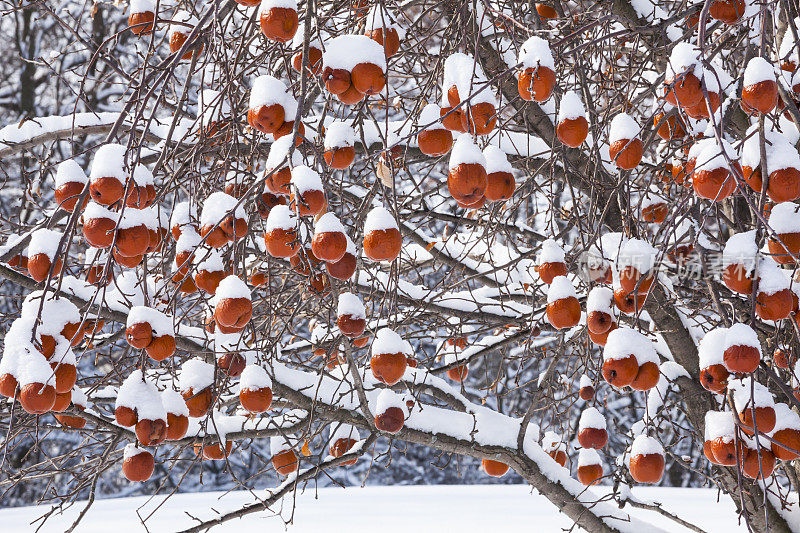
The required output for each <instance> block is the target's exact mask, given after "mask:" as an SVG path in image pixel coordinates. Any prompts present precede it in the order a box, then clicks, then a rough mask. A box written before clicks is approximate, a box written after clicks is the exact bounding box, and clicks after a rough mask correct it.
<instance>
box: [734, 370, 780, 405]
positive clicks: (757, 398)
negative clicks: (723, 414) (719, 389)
mask: <svg viewBox="0 0 800 533" xmlns="http://www.w3.org/2000/svg"><path fill="white" fill-rule="evenodd" d="M728 390H729V391H732V392H733V404H734V405H735V406H736V410H737V411H738V412H740V413H741V412H743V411H744V410H745V409H746V408H748V407H751V406H753V407H774V406H775V398H774V396H772V393H771V392H770V391H769V389H768V388H767V387H765V386H764V385H762V384H761V383H759V382H758V381H753V378H752V377H746V378H743V379H730V380H728Z"/></svg>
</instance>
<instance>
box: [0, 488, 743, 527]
mask: <svg viewBox="0 0 800 533" xmlns="http://www.w3.org/2000/svg"><path fill="white" fill-rule="evenodd" d="M257 493H258V492H257ZM634 495H636V496H637V497H638V498H641V499H646V500H651V501H657V502H660V503H662V504H664V507H665V508H666V509H669V510H671V511H672V512H674V513H675V514H677V515H678V516H680V517H681V518H683V519H684V520H688V521H689V522H692V523H694V524H696V525H698V526H700V527H701V528H703V529H704V530H706V531H708V532H709V533H714V532H723V531H724V532H725V533H729V532H734V531H746V528H745V527H744V525H739V524H738V523H737V520H736V514H735V512H734V507H733V504H732V503H731V500H730V499H729V498H728V497H727V496H724V495H723V496H722V497H721V499H720V502H719V503H718V502H717V492H716V491H713V490H707V489H675V488H657V487H637V488H635V489H634ZM148 500H149V498H145V497H139V498H121V499H114V500H100V501H97V502H95V504H94V505H93V506H92V509H91V510H90V511H89V513H88V515H87V516H86V518H85V519H84V521H83V522H82V525H81V526H80V527H78V528H77V530H76V531H77V532H78V533H95V532H97V533H109V532H112V533H129V532H139V531H141V532H145V531H146V530H145V528H144V527H143V526H142V524H141V523H140V517H148V515H150V514H151V513H153V511H154V510H155V509H156V508H157V507H158V509H157V510H156V512H155V514H153V515H152V516H150V517H149V518H148V519H147V529H148V530H149V531H150V532H152V533H162V532H173V531H179V530H181V529H184V528H186V527H190V526H191V525H193V524H195V523H196V522H195V521H194V520H193V519H192V518H191V516H194V517H197V518H205V519H207V518H212V517H214V516H216V515H217V513H218V512H225V511H229V510H232V509H235V508H237V507H238V506H241V505H242V504H244V503H249V502H252V501H253V497H252V496H251V495H250V494H249V493H247V492H234V493H229V494H227V495H223V493H220V492H206V493H199V494H181V495H177V496H173V497H172V498H170V499H169V500H168V501H167V502H166V503H164V504H163V505H162V506H161V507H159V504H160V503H161V502H162V501H163V498H155V499H152V500H149V501H148ZM295 503H296V506H295V509H294V516H293V523H292V524H291V525H289V526H288V529H287V531H288V532H289V533H306V532H313V533H320V532H333V531H347V532H348V533H358V532H362V531H363V532H370V533H374V532H375V531H376V530H378V531H380V533H389V532H394V531H397V532H400V531H402V532H403V533H407V532H409V531H439V532H447V531H454V532H455V531H457V532H459V533H464V532H470V531H481V532H485V531H494V530H497V529H500V530H503V531H522V530H525V531H542V532H558V531H560V530H561V528H569V526H570V525H571V523H570V520H569V519H568V518H567V517H566V516H564V515H561V514H559V513H558V512H557V511H556V508H555V507H554V506H553V505H552V504H550V503H549V502H548V501H547V500H546V499H545V498H544V497H542V496H539V495H538V494H531V492H530V489H529V488H528V487H525V486H520V485H484V486H478V485H458V486H441V485H438V486H402V487H366V488H361V487H348V488H346V489H341V488H325V489H320V490H318V491H317V492H316V493H315V491H314V490H313V489H311V490H306V491H305V492H304V493H302V494H298V495H297V498H296V500H295V499H294V498H293V497H291V496H290V497H287V498H286V499H284V501H283V503H282V506H281V507H279V508H275V509H273V512H260V513H256V514H252V515H249V516H247V517H245V518H243V519H236V520H232V521H230V522H227V523H225V524H223V525H222V526H219V527H217V528H215V529H213V530H212V531H228V532H232V531H235V532H236V533H249V532H259V533H260V532H264V531H283V530H284V525H283V522H282V521H281V519H280V518H279V517H277V516H275V513H281V515H282V516H283V517H284V519H286V520H290V519H292V507H293V504H295ZM81 508H82V505H80V506H78V505H76V506H73V507H72V508H70V509H69V510H67V511H66V512H64V514H62V515H55V516H53V517H51V518H50V520H48V522H47V524H45V526H44V527H43V528H41V529H40V530H39V531H41V532H43V533H44V532H56V531H58V532H61V531H64V530H65V529H67V528H68V527H69V526H70V525H71V524H72V522H73V521H74V519H75V517H76V516H77V515H78V513H79V511H80V509H81ZM626 509H628V510H630V507H626ZM46 511H47V508H45V507H21V508H14V509H5V510H2V511H0V530H2V531H13V532H23V531H33V530H34V529H35V527H36V526H34V525H32V524H31V522H32V521H34V520H36V519H37V518H38V517H39V516H41V515H42V514H43V513H45V512H46ZM632 512H633V513H634V514H635V515H636V516H637V517H639V518H641V519H643V520H647V521H648V522H650V523H652V524H653V525H656V526H659V527H662V528H664V529H666V530H667V531H675V532H685V531H688V530H687V529H686V528H683V527H681V526H679V525H677V524H676V523H675V522H672V521H670V520H668V519H665V518H664V517H662V516H660V515H658V514H656V513H655V512H652V511H643V510H632ZM189 515H191V516H189ZM36 525H38V524H36ZM643 533H644V532H643Z"/></svg>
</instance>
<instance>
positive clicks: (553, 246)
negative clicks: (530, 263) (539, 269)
mask: <svg viewBox="0 0 800 533" xmlns="http://www.w3.org/2000/svg"><path fill="white" fill-rule="evenodd" d="M565 260H566V255H565V254H564V249H563V248H562V247H561V245H560V244H558V243H557V242H556V241H555V239H545V240H544V241H542V248H541V249H540V250H539V255H538V264H539V265H543V264H545V263H563V262H564V261H565Z"/></svg>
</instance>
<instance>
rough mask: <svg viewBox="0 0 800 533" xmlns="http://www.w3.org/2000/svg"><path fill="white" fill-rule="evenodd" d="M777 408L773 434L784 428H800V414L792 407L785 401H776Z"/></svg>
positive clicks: (775, 407)
mask: <svg viewBox="0 0 800 533" xmlns="http://www.w3.org/2000/svg"><path fill="white" fill-rule="evenodd" d="M774 409H775V427H774V428H773V429H772V432H771V434H772V435H774V434H775V433H777V432H778V431H780V430H782V429H797V430H800V415H798V414H797V412H795V411H792V408H791V407H789V406H788V405H786V404H785V403H776V404H775V406H774Z"/></svg>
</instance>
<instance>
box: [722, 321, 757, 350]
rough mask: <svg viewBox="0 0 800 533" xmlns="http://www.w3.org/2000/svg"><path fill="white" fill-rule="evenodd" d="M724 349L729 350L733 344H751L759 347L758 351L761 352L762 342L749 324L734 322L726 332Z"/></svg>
mask: <svg viewBox="0 0 800 533" xmlns="http://www.w3.org/2000/svg"><path fill="white" fill-rule="evenodd" d="M723 346H724V349H725V350H727V349H728V348H730V347H731V346H750V347H752V348H757V349H758V353H759V354H761V342H760V341H759V340H758V335H757V334H756V332H755V331H754V330H753V328H751V327H750V326H748V325H747V324H742V323H738V324H733V325H732V326H731V327H729V328H728V329H727V331H726V332H725V343H724V345H723Z"/></svg>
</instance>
